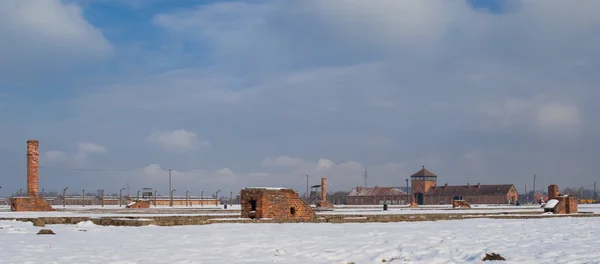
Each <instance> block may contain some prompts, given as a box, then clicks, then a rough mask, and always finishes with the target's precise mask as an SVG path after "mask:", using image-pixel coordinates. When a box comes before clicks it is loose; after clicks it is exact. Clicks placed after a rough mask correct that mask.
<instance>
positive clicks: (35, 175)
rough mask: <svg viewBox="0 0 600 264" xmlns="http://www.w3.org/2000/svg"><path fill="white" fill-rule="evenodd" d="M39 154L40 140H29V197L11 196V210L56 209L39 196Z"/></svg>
mask: <svg viewBox="0 0 600 264" xmlns="http://www.w3.org/2000/svg"><path fill="white" fill-rule="evenodd" d="M39 156H40V151H39V142H38V141H37V140H29V141H27V197H14V198H11V200H10V210H11V211H54V209H53V208H52V206H50V205H49V204H48V203H46V201H44V200H43V199H41V198H40V197H38V184H39Z"/></svg>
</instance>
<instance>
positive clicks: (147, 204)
mask: <svg viewBox="0 0 600 264" xmlns="http://www.w3.org/2000/svg"><path fill="white" fill-rule="evenodd" d="M150 204H151V202H150V201H149V200H137V201H135V202H132V203H130V204H128V205H127V206H126V207H127V208H132V209H137V208H150Z"/></svg>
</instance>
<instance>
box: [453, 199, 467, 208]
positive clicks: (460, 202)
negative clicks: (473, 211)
mask: <svg viewBox="0 0 600 264" xmlns="http://www.w3.org/2000/svg"><path fill="white" fill-rule="evenodd" d="M452 208H471V205H470V204H469V203H467V201H464V200H452Z"/></svg>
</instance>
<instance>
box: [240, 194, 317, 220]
mask: <svg viewBox="0 0 600 264" xmlns="http://www.w3.org/2000/svg"><path fill="white" fill-rule="evenodd" d="M240 200H241V207H242V213H241V214H242V215H241V216H242V218H251V219H261V218H269V219H273V220H293V221H311V220H313V219H315V218H316V214H315V212H314V211H313V210H312V208H311V207H310V205H309V204H308V203H306V202H305V201H304V200H302V199H301V198H300V196H298V193H296V192H295V191H294V190H292V189H288V188H269V187H253V188H244V189H242V191H241V194H240Z"/></svg>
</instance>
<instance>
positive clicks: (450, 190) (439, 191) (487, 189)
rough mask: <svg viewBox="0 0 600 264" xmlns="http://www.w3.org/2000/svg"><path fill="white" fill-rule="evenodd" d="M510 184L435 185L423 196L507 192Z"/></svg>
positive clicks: (510, 186)
mask: <svg viewBox="0 0 600 264" xmlns="http://www.w3.org/2000/svg"><path fill="white" fill-rule="evenodd" d="M512 187H513V185H512V184H496V185H480V186H479V188H477V185H469V186H467V185H458V186H444V185H442V186H436V187H432V188H431V189H429V191H428V192H427V193H425V196H454V195H458V196H469V195H498V194H503V195H504V194H508V192H509V191H510V189H511V188H512Z"/></svg>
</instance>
